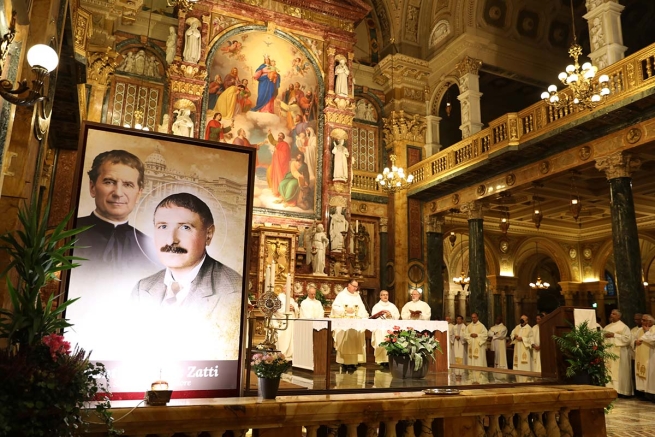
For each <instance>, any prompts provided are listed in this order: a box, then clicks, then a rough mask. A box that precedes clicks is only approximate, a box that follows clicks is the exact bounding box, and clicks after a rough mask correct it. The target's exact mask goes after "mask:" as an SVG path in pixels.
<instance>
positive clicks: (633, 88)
mask: <svg viewBox="0 0 655 437" xmlns="http://www.w3.org/2000/svg"><path fill="white" fill-rule="evenodd" d="M600 74H607V75H608V76H609V78H610V82H609V88H610V91H611V93H610V95H609V96H608V98H607V101H606V102H605V104H604V105H602V106H600V107H598V108H597V109H595V110H594V111H599V110H602V109H603V108H605V107H607V106H608V105H611V104H613V103H616V102H619V101H621V100H624V99H628V98H630V97H633V96H638V95H639V93H641V92H642V91H644V90H645V89H646V88H649V87H652V86H655V45H651V46H648V47H647V48H645V49H643V50H641V51H639V52H637V53H635V54H633V55H631V56H629V57H627V58H625V59H623V60H621V61H619V62H617V63H615V64H612V65H610V66H609V67H607V68H605V69H604V70H602V71H601V72H599V75H600ZM570 92H571V91H570V89H568V88H566V89H565V90H563V91H562V93H570ZM573 106H574V104H573V103H570V104H569V106H565V107H563V108H561V109H559V110H556V109H553V108H552V107H550V106H548V105H547V104H546V103H545V102H543V101H540V102H538V103H535V104H534V105H532V106H530V107H529V108H526V109H524V110H523V111H521V112H518V113H509V114H505V115H503V116H502V117H500V118H497V119H496V120H494V121H492V122H491V123H489V127H488V128H486V129H483V130H481V131H480V132H477V133H475V134H473V135H471V136H470V137H468V138H465V139H463V140H462V141H459V142H458V143H455V144H453V145H452V146H450V147H448V148H447V149H444V150H442V151H440V152H438V153H436V154H434V155H432V156H430V157H429V158H427V159H425V160H423V161H421V162H419V163H418V164H415V165H413V166H411V167H410V168H409V170H408V171H409V173H411V174H413V175H414V181H415V182H414V185H413V186H412V187H411V189H410V192H413V193H416V192H419V191H421V190H422V189H423V188H424V187H426V186H429V185H431V184H432V183H433V182H434V181H436V180H438V179H440V178H442V177H445V176H447V175H449V174H452V173H455V172H459V171H461V170H463V169H465V168H467V167H469V166H471V165H474V164H477V163H479V162H480V161H485V160H487V159H489V154H490V153H492V152H497V151H498V150H500V149H503V148H505V147H510V146H512V147H513V146H518V145H520V144H523V143H526V142H528V141H532V140H534V139H535V138H538V137H540V136H542V135H544V134H547V133H549V132H552V131H554V130H555V129H557V128H560V127H561V126H562V125H564V124H567V123H570V122H572V121H575V120H579V119H581V118H584V117H588V116H589V114H590V111H589V110H582V109H576V108H574V107H573ZM592 113H593V111H592Z"/></svg>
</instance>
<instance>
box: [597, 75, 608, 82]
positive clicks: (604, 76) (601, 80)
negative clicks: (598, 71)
mask: <svg viewBox="0 0 655 437" xmlns="http://www.w3.org/2000/svg"><path fill="white" fill-rule="evenodd" d="M609 81H610V78H609V76H608V75H606V74H603V75H601V76H600V77H599V78H598V82H600V83H605V82H609Z"/></svg>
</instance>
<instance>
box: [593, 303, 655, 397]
mask: <svg viewBox="0 0 655 437" xmlns="http://www.w3.org/2000/svg"><path fill="white" fill-rule="evenodd" d="M618 317H619V319H620V317H621V313H620V312H619V313H618ZM634 322H635V327H634V328H632V329H631V330H630V345H629V349H628V352H629V356H630V358H632V360H634V366H633V367H634V373H633V375H634V382H635V390H636V392H637V395H639V396H641V397H644V398H645V399H647V400H651V401H655V326H653V324H654V323H655V318H653V316H652V315H650V314H635V318H634ZM621 323H622V322H621ZM608 326H609V325H607V326H606V327H605V330H607V328H608ZM621 332H622V333H625V330H624V329H621ZM621 337H623V336H622V335H621V336H615V337H613V339H615V338H618V339H619V341H620V342H621V343H623V341H622V340H623V339H622V338H621ZM619 348H620V346H619ZM615 353H616V352H615ZM617 355H619V354H617ZM620 358H623V354H620ZM626 361H628V360H627V359H626ZM628 362H629V361H628ZM612 370H613V369H612ZM626 370H629V369H626V366H625V364H624V365H623V366H621V365H620V364H619V373H620V374H621V372H624V371H626ZM614 379H615V378H614V375H613V374H612V384H613V387H614V389H615V390H616V391H617V392H618V393H619V394H624V395H629V394H631V393H626V392H627V390H626V389H625V387H626V385H627V383H628V381H626V378H625V377H624V376H623V375H622V374H621V376H619V377H618V378H617V379H618V381H617V385H614ZM617 387H618V388H617ZM629 388H631V387H628V389H629ZM619 389H622V391H623V393H622V392H621V391H619Z"/></svg>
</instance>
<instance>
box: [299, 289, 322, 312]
mask: <svg viewBox="0 0 655 437" xmlns="http://www.w3.org/2000/svg"><path fill="white" fill-rule="evenodd" d="M324 317H325V311H324V310H323V304H322V303H321V301H319V300H317V299H316V287H314V286H310V287H308V288H307V298H306V299H305V300H303V301H302V302H301V303H300V318H301V319H322V318H324Z"/></svg>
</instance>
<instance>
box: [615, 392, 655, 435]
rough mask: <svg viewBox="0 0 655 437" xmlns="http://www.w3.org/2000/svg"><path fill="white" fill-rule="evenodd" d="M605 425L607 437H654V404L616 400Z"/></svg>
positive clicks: (629, 399) (636, 400) (634, 399)
mask: <svg viewBox="0 0 655 437" xmlns="http://www.w3.org/2000/svg"><path fill="white" fill-rule="evenodd" d="M606 423H607V437H655V403H653V402H648V401H642V400H638V399H636V398H628V399H617V400H616V401H615V402H614V408H613V409H612V411H610V412H609V414H608V415H607V416H606Z"/></svg>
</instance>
